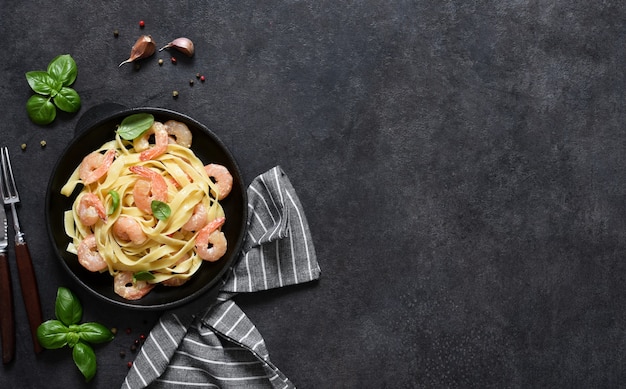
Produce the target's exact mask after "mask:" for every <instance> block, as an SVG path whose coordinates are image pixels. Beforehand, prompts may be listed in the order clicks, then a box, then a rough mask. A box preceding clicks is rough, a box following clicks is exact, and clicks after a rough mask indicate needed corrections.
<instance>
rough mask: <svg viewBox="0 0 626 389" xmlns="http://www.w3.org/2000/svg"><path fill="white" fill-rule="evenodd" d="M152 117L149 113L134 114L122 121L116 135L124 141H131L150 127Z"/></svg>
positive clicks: (152, 120) (152, 121)
mask: <svg viewBox="0 0 626 389" xmlns="http://www.w3.org/2000/svg"><path fill="white" fill-rule="evenodd" d="M153 123H154V116H152V115H151V114H149V113H135V114H132V115H130V116H127V117H125V118H124V120H122V123H120V126H119V127H118V128H117V133H118V134H119V135H120V137H121V138H122V139H124V140H133V139H135V138H137V137H138V136H140V135H141V134H143V133H144V132H145V131H146V130H147V129H148V128H150V127H152V124H153Z"/></svg>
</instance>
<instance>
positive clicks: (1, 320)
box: [0, 253, 15, 364]
mask: <svg viewBox="0 0 626 389" xmlns="http://www.w3.org/2000/svg"><path fill="white" fill-rule="evenodd" d="M13 312H14V311H13V289H11V270H10V269H9V262H8V260H7V255H6V254H4V253H2V254H0V333H1V334H0V336H1V337H2V363H4V364H7V363H9V362H11V361H12V360H13V356H14V355H15V319H14V317H13V314H14V313H13Z"/></svg>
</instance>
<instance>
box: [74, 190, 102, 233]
mask: <svg viewBox="0 0 626 389" xmlns="http://www.w3.org/2000/svg"><path fill="white" fill-rule="evenodd" d="M78 218H79V219H80V222H81V223H83V224H84V225H85V226H87V227H89V226H93V225H94V224H96V223H97V222H98V220H100V219H102V220H103V221H104V222H106V221H107V213H106V211H105V210H104V205H102V201H100V198H98V196H96V195H95V194H94V193H86V194H84V195H83V196H82V197H81V198H80V202H79V203H78Z"/></svg>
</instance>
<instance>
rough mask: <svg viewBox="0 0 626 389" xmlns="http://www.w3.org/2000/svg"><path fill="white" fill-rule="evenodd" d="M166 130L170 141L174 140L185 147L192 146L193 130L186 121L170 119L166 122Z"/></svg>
mask: <svg viewBox="0 0 626 389" xmlns="http://www.w3.org/2000/svg"><path fill="white" fill-rule="evenodd" d="M165 131H167V134H168V135H169V141H170V143H172V142H174V143H176V144H177V145H180V146H183V147H187V148H189V147H191V137H192V136H191V131H189V127H187V125H186V124H185V123H182V122H179V121H176V120H168V121H166V122H165Z"/></svg>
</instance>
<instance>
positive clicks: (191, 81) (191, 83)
mask: <svg viewBox="0 0 626 389" xmlns="http://www.w3.org/2000/svg"><path fill="white" fill-rule="evenodd" d="M189 86H193V78H192V79H190V80H189Z"/></svg>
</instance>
